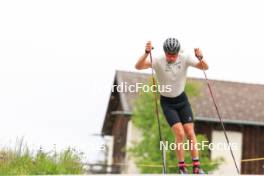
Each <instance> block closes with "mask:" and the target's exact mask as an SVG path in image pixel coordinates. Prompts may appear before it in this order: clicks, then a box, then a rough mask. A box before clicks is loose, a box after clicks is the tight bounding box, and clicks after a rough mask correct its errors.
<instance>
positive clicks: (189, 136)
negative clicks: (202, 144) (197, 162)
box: [183, 123, 199, 158]
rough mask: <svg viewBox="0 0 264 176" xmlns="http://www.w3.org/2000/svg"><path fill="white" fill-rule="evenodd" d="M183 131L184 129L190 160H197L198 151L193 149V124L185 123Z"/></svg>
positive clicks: (195, 142) (194, 140) (195, 140)
mask: <svg viewBox="0 0 264 176" xmlns="http://www.w3.org/2000/svg"><path fill="white" fill-rule="evenodd" d="M183 129H184V132H185V134H186V137H187V139H188V140H189V146H190V151H191V155H192V158H199V154H198V150H197V149H196V148H195V147H194V146H195V145H196V144H197V139H196V135H195V132H194V125H193V123H185V124H184V125H183ZM191 146H193V147H191Z"/></svg>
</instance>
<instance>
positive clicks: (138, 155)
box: [128, 83, 222, 173]
mask: <svg viewBox="0 0 264 176" xmlns="http://www.w3.org/2000/svg"><path fill="white" fill-rule="evenodd" d="M200 87H201V85H199V84H197V83H187V85H186V88H185V91H186V93H187V94H188V96H189V97H190V96H199V92H200V91H199V89H200ZM158 97H159V95H158ZM154 101H155V100H154V95H153V92H140V93H139V96H138V98H137V99H136V100H135V102H134V109H133V117H132V123H133V125H135V127H136V128H138V129H139V130H140V131H141V133H142V139H141V140H140V141H139V142H137V143H135V144H136V145H133V147H132V148H130V149H128V151H129V152H130V153H131V154H132V156H134V158H135V159H136V165H137V166H138V167H139V168H140V170H141V172H142V173H161V172H162V168H161V163H162V161H161V151H160V143H159V134H158V126H157V118H156V115H155V109H154V108H155V104H154ZM159 103H160V102H159V101H158V105H159V112H160V125H161V131H162V135H163V138H164V140H165V141H168V143H169V144H171V143H175V137H174V135H173V133H172V131H171V129H170V127H169V125H168V124H167V122H166V120H165V118H164V115H163V113H162V110H161V108H160V104H159ZM194 113H195V112H194ZM197 140H198V142H200V143H201V142H202V141H208V140H207V139H206V137H205V135H197ZM199 155H200V162H201V164H202V167H203V169H204V170H205V171H206V172H209V171H212V170H214V169H216V168H217V167H218V165H219V164H220V162H221V161H222V159H221V158H218V159H216V160H213V161H212V160H211V159H210V156H209V149H208V148H205V149H204V150H200V151H199ZM185 161H186V163H191V161H192V160H191V156H190V152H188V151H186V152H185ZM166 163H167V166H168V167H167V173H176V172H177V163H178V161H177V158H176V155H175V151H174V150H166ZM147 165H150V167H146V166H147ZM188 169H189V171H190V172H191V169H192V168H191V167H188Z"/></svg>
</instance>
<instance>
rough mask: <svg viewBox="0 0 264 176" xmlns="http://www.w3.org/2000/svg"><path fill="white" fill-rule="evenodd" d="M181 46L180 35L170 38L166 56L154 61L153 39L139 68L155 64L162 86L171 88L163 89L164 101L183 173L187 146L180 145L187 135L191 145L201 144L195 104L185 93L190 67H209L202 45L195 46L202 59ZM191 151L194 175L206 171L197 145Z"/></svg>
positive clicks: (161, 100)
mask: <svg viewBox="0 0 264 176" xmlns="http://www.w3.org/2000/svg"><path fill="white" fill-rule="evenodd" d="M180 49H181V45H180V42H179V41H178V40H177V39H176V38H168V39H166V40H165V42H164V44H163V50H164V52H165V55H164V56H161V57H159V58H154V59H153V61H152V63H151V61H150V60H148V59H147V58H148V55H149V53H150V52H151V50H152V44H151V42H150V41H149V42H147V44H146V47H145V53H144V54H143V55H142V56H141V57H140V58H139V59H138V61H137V63H136V65H135V67H136V69H138V70H142V69H148V68H151V67H152V68H153V69H154V70H155V73H156V77H157V81H158V84H159V86H168V85H169V86H170V91H162V92H161V91H160V94H161V95H160V104H161V107H162V110H163V113H164V116H165V118H166V120H167V122H168V124H169V125H170V127H171V129H172V131H173V133H174V135H175V138H176V139H175V140H176V144H177V150H176V155H177V159H178V162H179V163H178V167H179V173H180V174H187V173H188V170H187V168H186V164H185V162H184V150H183V145H178V144H183V143H184V139H185V137H187V139H188V141H189V146H195V145H196V143H197V140H196V135H195V132H194V121H193V113H192V109H191V105H190V103H189V101H188V97H187V95H186V93H185V92H184V88H185V83H186V75H187V69H188V67H189V66H191V67H195V68H198V69H201V70H202V69H204V70H207V69H208V64H207V63H206V62H205V60H204V59H203V54H202V51H201V50H200V49H199V48H195V49H194V53H195V56H196V57H197V58H198V60H197V59H194V58H193V57H191V56H190V55H188V54H186V53H184V52H180ZM166 90H167V89H166ZM190 151H191V156H192V161H193V174H203V173H204V171H203V170H202V169H201V168H200V162H199V154H198V150H197V149H196V148H195V147H190Z"/></svg>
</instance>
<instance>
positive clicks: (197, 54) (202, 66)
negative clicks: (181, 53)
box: [194, 48, 209, 70]
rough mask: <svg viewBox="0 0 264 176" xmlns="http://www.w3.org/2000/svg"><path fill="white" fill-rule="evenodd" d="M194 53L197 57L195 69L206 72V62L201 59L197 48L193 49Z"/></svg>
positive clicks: (200, 52) (207, 67)
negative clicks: (197, 61)
mask: <svg viewBox="0 0 264 176" xmlns="http://www.w3.org/2000/svg"><path fill="white" fill-rule="evenodd" d="M194 53H195V56H196V57H197V59H199V63H198V64H196V66H195V67H196V68H198V69H201V70H208V69H209V66H208V64H207V62H205V60H204V59H203V53H202V51H201V50H200V49H199V48H195V49H194Z"/></svg>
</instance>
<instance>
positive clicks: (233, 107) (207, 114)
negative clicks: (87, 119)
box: [105, 71, 264, 125]
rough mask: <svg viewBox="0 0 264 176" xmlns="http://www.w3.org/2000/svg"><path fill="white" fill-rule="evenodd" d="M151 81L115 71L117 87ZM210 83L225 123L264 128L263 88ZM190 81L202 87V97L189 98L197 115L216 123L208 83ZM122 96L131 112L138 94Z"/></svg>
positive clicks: (220, 82)
mask: <svg viewBox="0 0 264 176" xmlns="http://www.w3.org/2000/svg"><path fill="white" fill-rule="evenodd" d="M150 80H151V75H150V74H146V73H139V72H128V71H116V75H115V81H116V83H117V85H118V84H121V83H122V82H123V83H125V82H126V83H127V84H128V85H131V84H134V85H135V84H136V83H148V82H149V81H150ZM209 81H210V84H211V86H212V90H213V93H214V97H215V99H216V103H217V105H218V108H219V110H220V114H221V116H222V118H223V119H224V121H226V122H232V123H241V124H256V125H264V108H263V107H264V85H260V84H249V83H240V82H229V81H219V80H209ZM187 82H193V83H198V84H199V85H200V91H201V92H200V95H199V96H197V97H190V98H189V100H190V103H191V105H192V108H193V110H194V112H195V116H196V117H198V118H200V120H203V121H206V120H207V119H208V121H217V120H218V116H217V113H216V110H215V107H214V104H213V101H212V98H211V96H210V93H209V90H208V87H207V84H206V81H205V80H204V79H200V78H188V79H187ZM119 95H120V101H121V106H122V109H123V111H124V112H125V113H131V112H132V106H133V101H134V100H135V98H136V97H137V93H131V92H121V93H119ZM106 117H107V116H106ZM105 122H106V121H105Z"/></svg>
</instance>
